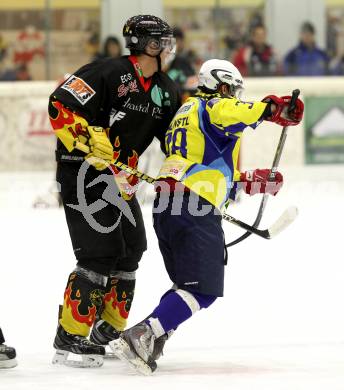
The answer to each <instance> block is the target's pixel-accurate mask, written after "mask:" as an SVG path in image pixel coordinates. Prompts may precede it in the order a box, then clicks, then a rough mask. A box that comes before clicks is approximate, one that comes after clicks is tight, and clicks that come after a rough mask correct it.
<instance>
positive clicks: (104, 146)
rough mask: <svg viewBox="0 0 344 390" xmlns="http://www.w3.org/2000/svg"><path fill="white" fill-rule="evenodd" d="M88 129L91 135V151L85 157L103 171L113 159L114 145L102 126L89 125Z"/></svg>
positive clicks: (89, 141)
mask: <svg viewBox="0 0 344 390" xmlns="http://www.w3.org/2000/svg"><path fill="white" fill-rule="evenodd" d="M87 130H88V133H89V135H90V138H89V140H88V143H89V146H90V153H89V154H88V155H87V156H86V157H85V159H86V160H87V162H88V163H89V164H91V165H93V166H94V167H95V168H96V169H97V170H98V171H102V170H104V169H105V168H107V167H108V166H109V163H110V162H111V160H112V159H113V147H112V145H111V142H110V140H109V138H108V136H107V134H106V131H105V129H103V128H102V127H96V126H88V127H87Z"/></svg>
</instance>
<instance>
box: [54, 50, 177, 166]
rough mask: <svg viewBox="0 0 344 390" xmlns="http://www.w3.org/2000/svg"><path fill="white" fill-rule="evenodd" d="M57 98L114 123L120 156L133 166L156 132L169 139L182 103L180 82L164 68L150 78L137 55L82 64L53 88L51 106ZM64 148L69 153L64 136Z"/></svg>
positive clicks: (96, 120)
mask: <svg viewBox="0 0 344 390" xmlns="http://www.w3.org/2000/svg"><path fill="white" fill-rule="evenodd" d="M54 100H57V101H59V102H61V103H62V104H63V106H64V107H66V108H68V109H70V110H71V111H73V112H75V113H77V114H78V115H79V116H80V117H83V118H85V119H86V120H87V122H88V124H89V125H93V126H102V127H104V128H110V130H109V138H110V141H111V143H112V144H113V146H114V150H115V153H117V155H116V157H117V158H118V160H120V161H122V162H123V163H125V164H129V165H131V166H133V165H136V164H135V161H128V159H134V160H135V159H138V157H139V156H140V155H141V154H142V153H143V152H144V151H145V150H146V148H147V147H148V146H149V144H150V143H151V142H152V140H153V138H154V137H157V138H158V139H159V140H160V141H161V143H162V145H164V136H165V132H166V130H167V129H168V126H169V124H170V122H171V120H172V118H173V116H174V114H175V113H176V111H177V110H178V108H179V106H180V104H181V102H180V97H179V94H178V90H177V87H176V86H175V84H174V82H173V81H172V80H170V78H169V77H168V76H167V75H166V74H165V73H163V72H156V73H154V75H153V76H152V77H151V78H150V79H144V78H143V77H142V75H140V68H139V65H138V63H137V60H136V57H135V56H124V57H121V58H118V59H112V58H108V59H102V60H98V61H95V62H93V63H90V64H87V65H85V66H83V67H81V68H80V69H79V70H78V71H76V72H75V73H74V74H73V75H71V76H70V77H69V78H68V79H67V80H66V81H65V82H64V83H62V84H61V85H60V86H59V87H58V88H57V89H56V90H55V91H54V92H53V93H52V95H51V97H50V108H51V102H52V101H54ZM58 152H60V153H63V154H66V153H67V154H69V153H68V151H67V149H66V148H65V147H64V145H63V144H62V142H61V141H58ZM70 154H72V155H73V154H76V155H80V153H79V152H78V151H72V152H71V153H70ZM133 163H134V164H133ZM136 163H137V162H136Z"/></svg>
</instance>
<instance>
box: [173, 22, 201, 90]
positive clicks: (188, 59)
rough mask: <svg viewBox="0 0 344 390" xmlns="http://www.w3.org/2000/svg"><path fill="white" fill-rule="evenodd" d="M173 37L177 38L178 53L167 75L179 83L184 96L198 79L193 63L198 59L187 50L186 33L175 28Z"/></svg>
mask: <svg viewBox="0 0 344 390" xmlns="http://www.w3.org/2000/svg"><path fill="white" fill-rule="evenodd" d="M173 35H174V37H175V38H176V44H177V51H176V56H175V58H174V59H173V61H172V62H171V64H170V66H169V70H168V71H167V74H168V75H169V77H170V78H171V79H172V80H173V81H175V82H176V83H177V85H178V86H179V88H180V91H181V93H182V94H183V93H184V92H185V91H188V90H189V88H190V86H191V87H192V86H193V80H194V78H195V77H196V72H195V69H194V67H193V62H194V61H195V60H196V59H195V54H194V53H193V52H192V51H191V50H188V49H187V48H186V45H185V35H184V32H183V31H182V30H181V29H180V28H179V27H175V28H174V29H173ZM196 89H197V82H196Z"/></svg>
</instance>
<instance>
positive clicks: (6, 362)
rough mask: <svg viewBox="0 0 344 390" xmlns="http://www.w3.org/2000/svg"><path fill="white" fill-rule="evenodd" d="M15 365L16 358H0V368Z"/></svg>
mask: <svg viewBox="0 0 344 390" xmlns="http://www.w3.org/2000/svg"><path fill="white" fill-rule="evenodd" d="M17 365H18V363H17V360H16V359H9V360H0V368H13V367H15V366H17Z"/></svg>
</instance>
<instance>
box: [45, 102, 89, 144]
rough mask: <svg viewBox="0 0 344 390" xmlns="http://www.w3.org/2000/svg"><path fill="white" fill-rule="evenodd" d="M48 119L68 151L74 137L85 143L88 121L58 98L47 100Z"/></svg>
mask: <svg viewBox="0 0 344 390" xmlns="http://www.w3.org/2000/svg"><path fill="white" fill-rule="evenodd" d="M49 119H50V123H51V126H52V128H53V129H54V131H55V134H56V136H57V137H58V138H59V139H60V140H61V142H62V143H63V144H64V146H65V147H66V148H67V150H68V151H69V152H71V151H72V150H73V149H74V141H75V140H76V139H77V140H79V141H80V142H82V143H86V141H87V139H88V132H87V130H86V129H87V126H88V122H87V121H86V119H85V118H83V117H81V116H79V115H78V114H76V113H75V112H72V111H70V110H69V109H68V108H66V107H64V105H63V104H62V103H61V102H59V101H58V100H55V101H50V102H49Z"/></svg>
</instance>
